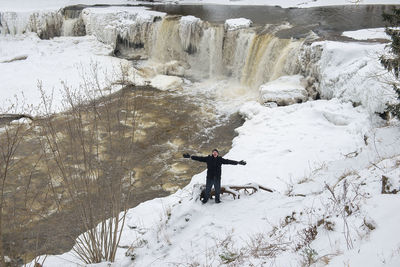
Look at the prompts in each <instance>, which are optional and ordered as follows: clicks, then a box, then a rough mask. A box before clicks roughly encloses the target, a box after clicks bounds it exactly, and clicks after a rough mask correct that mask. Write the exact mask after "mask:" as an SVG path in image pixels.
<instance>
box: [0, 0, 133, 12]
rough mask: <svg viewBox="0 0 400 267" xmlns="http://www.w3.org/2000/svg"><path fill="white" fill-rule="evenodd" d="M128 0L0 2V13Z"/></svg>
mask: <svg viewBox="0 0 400 267" xmlns="http://www.w3.org/2000/svg"><path fill="white" fill-rule="evenodd" d="M133 3H134V2H133V1H129V0H35V1H26V0H2V1H1V5H0V12H1V11H18V12H27V11H39V10H42V11H44V10H58V9H60V8H63V7H66V6H70V5H77V4H83V5H94V4H115V5H118V4H133Z"/></svg>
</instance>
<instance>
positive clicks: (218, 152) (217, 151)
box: [211, 148, 219, 154]
mask: <svg viewBox="0 0 400 267" xmlns="http://www.w3.org/2000/svg"><path fill="white" fill-rule="evenodd" d="M214 151H217V153H218V154H219V152H218V149H216V148H214V149H213V150H212V151H211V152H214Z"/></svg>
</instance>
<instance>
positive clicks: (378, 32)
mask: <svg viewBox="0 0 400 267" xmlns="http://www.w3.org/2000/svg"><path fill="white" fill-rule="evenodd" d="M342 35H343V36H346V37H350V38H353V39H355V40H369V39H387V40H390V36H389V35H387V34H386V33H385V28H373V29H362V30H358V31H345V32H343V33H342Z"/></svg>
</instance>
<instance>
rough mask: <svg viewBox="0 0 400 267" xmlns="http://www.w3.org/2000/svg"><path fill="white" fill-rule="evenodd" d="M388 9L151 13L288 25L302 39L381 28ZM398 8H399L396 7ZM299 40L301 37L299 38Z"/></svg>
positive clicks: (173, 9) (211, 8)
mask: <svg viewBox="0 0 400 267" xmlns="http://www.w3.org/2000/svg"><path fill="white" fill-rule="evenodd" d="M393 7H394V6H390V5H349V6H330V7H315V8H281V7H276V6H223V5H156V6H151V8H152V9H153V10H156V11H161V12H166V13H168V14H171V15H185V16H186V15H193V16H196V17H198V18H200V19H202V20H205V21H209V22H215V23H223V22H224V21H225V20H227V19H229V18H247V19H250V20H251V21H253V23H254V24H255V25H265V24H281V23H284V22H289V23H290V24H291V25H294V26H295V27H294V29H292V30H289V31H288V33H287V35H294V36H296V35H302V34H303V33H306V32H308V31H310V30H313V31H314V32H316V33H318V34H319V35H321V36H327V35H332V34H336V33H341V32H343V31H350V30H358V29H363V28H376V27H384V26H385V23H384V22H383V20H382V13H383V12H390V11H391V9H392V8H393ZM397 7H400V6H397ZM299 37H301V36H299Z"/></svg>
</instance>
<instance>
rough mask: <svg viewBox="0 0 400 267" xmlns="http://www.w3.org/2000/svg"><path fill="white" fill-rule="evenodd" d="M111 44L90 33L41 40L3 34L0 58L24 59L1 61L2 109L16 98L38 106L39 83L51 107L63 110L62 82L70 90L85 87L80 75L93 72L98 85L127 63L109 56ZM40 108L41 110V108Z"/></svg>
mask: <svg viewBox="0 0 400 267" xmlns="http://www.w3.org/2000/svg"><path fill="white" fill-rule="evenodd" d="M111 53H112V49H111V47H109V46H107V45H104V44H103V43H100V42H99V41H97V40H96V38H94V37H93V36H85V37H57V38H54V39H52V40H40V39H39V38H38V37H37V35H35V34H29V35H25V36H10V35H7V36H4V37H1V38H0V61H2V62H4V61H9V60H10V59H13V58H18V57H19V58H24V57H26V59H24V60H16V61H12V62H9V63H0V73H2V79H1V83H0V92H1V100H0V106H1V107H2V109H6V108H7V107H10V106H11V105H12V103H15V102H16V101H15V99H16V98H17V99H18V103H19V104H20V105H21V104H22V103H23V102H25V103H26V104H28V105H33V106H35V107H37V106H39V104H40V103H41V102H42V101H41V93H40V91H39V89H38V83H39V82H40V83H41V84H42V87H43V90H44V91H45V92H47V94H48V95H51V94H52V95H53V100H52V102H53V103H52V104H53V109H54V110H61V109H62V94H63V87H64V84H65V85H67V86H69V87H70V88H73V89H78V88H80V87H82V86H84V84H83V81H82V78H83V77H85V76H86V77H91V73H96V74H97V76H98V78H99V82H100V86H104V87H105V85H106V84H108V82H109V81H110V80H113V79H114V80H116V79H118V78H120V73H121V64H122V66H124V65H126V66H127V67H128V68H129V63H128V62H127V61H125V60H121V59H118V58H115V57H112V56H111ZM41 111H43V110H41Z"/></svg>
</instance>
